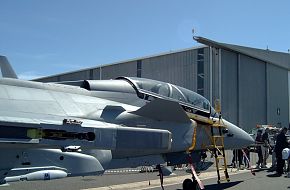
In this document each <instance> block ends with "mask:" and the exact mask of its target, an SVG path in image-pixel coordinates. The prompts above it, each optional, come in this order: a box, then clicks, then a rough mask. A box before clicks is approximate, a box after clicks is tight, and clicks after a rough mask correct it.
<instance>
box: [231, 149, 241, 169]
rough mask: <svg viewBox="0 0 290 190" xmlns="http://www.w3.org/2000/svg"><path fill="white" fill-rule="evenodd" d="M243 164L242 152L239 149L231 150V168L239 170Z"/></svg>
mask: <svg viewBox="0 0 290 190" xmlns="http://www.w3.org/2000/svg"><path fill="white" fill-rule="evenodd" d="M242 164H243V152H242V150H241V149H234V150H233V159H232V166H233V168H240V167H241V165H242Z"/></svg>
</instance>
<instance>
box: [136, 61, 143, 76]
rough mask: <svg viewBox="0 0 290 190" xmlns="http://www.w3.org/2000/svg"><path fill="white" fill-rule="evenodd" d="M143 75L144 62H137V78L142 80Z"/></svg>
mask: <svg viewBox="0 0 290 190" xmlns="http://www.w3.org/2000/svg"><path fill="white" fill-rule="evenodd" d="M141 74H142V60H138V61H137V77H139V78H141Z"/></svg>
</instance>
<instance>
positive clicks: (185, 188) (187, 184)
mask: <svg viewBox="0 0 290 190" xmlns="http://www.w3.org/2000/svg"><path fill="white" fill-rule="evenodd" d="M193 187H194V186H193V182H192V180H191V179H188V178H187V179H185V180H184V181H183V183H182V189H183V190H190V189H193Z"/></svg>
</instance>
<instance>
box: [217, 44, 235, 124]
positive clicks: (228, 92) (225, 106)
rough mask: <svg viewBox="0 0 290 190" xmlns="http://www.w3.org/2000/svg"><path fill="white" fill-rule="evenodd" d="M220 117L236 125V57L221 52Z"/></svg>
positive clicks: (231, 53) (233, 54)
mask: <svg viewBox="0 0 290 190" xmlns="http://www.w3.org/2000/svg"><path fill="white" fill-rule="evenodd" d="M221 75H222V76H221V79H222V81H221V83H222V115H223V117H224V118H226V119H227V120H229V121H231V122H232V123H234V124H236V125H238V109H239V107H238V86H239V85H238V55H237V54H236V53H233V52H230V51H227V50H222V73H221Z"/></svg>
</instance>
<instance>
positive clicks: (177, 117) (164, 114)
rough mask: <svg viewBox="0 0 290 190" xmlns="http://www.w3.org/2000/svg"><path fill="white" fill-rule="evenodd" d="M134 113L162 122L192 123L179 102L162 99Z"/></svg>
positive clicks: (155, 100)
mask: <svg viewBox="0 0 290 190" xmlns="http://www.w3.org/2000/svg"><path fill="white" fill-rule="evenodd" d="M132 113H134V114H136V115H139V116H143V117H147V118H151V119H155V120H160V121H171V122H178V123H190V122H191V121H190V119H189V118H188V116H187V114H186V113H185V111H184V110H183V109H182V107H181V106H180V105H179V103H178V102H176V101H170V100H165V99H161V98H156V99H154V100H152V101H151V102H149V103H147V104H146V105H145V106H143V107H141V108H140V109H138V110H136V111H134V112H132Z"/></svg>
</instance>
